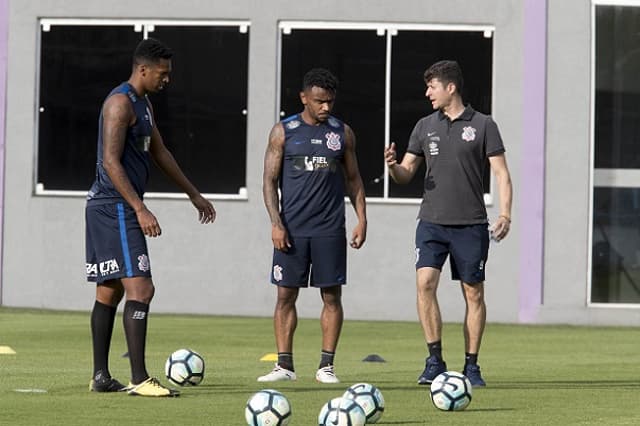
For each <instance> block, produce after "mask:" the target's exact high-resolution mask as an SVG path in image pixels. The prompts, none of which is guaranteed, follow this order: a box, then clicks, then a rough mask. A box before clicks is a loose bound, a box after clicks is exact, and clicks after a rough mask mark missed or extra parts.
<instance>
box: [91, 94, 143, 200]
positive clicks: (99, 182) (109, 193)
mask: <svg viewBox="0 0 640 426" xmlns="http://www.w3.org/2000/svg"><path fill="white" fill-rule="evenodd" d="M117 93H123V94H125V95H127V97H128V98H129V101H131V105H132V106H133V111H134V113H135V115H136V121H135V123H134V124H133V125H132V126H130V127H129V128H128V129H127V135H126V140H125V144H124V150H123V151H122V157H121V158H120V161H121V163H122V166H123V167H124V170H125V173H126V174H127V177H128V178H129V181H131V185H132V186H133V189H134V190H135V191H136V193H137V194H138V197H140V199H142V198H143V196H144V192H145V186H146V184H147V180H148V178H149V145H150V144H151V131H152V129H153V116H152V114H151V108H150V106H149V105H150V104H149V100H148V99H147V96H146V95H145V96H138V95H137V94H136V92H135V91H134V89H133V87H132V86H131V85H130V84H129V83H128V82H124V83H122V84H120V85H119V86H118V87H116V88H115V89H113V90H112V91H111V93H109V95H108V96H107V97H106V98H105V102H106V100H107V99H109V97H111V96H113V95H115V94H117ZM103 107H104V103H103ZM102 127H103V115H102V109H101V110H100V119H99V122H98V153H97V154H98V155H97V157H98V161H97V163H96V179H95V181H94V182H93V185H91V189H90V190H89V193H88V194H87V203H88V204H94V205H95V204H106V203H116V202H125V201H124V198H122V195H121V194H120V193H119V192H118V191H117V190H116V188H115V187H114V186H113V183H112V182H111V179H110V178H109V175H108V174H107V172H106V171H105V169H104V166H103V141H102Z"/></svg>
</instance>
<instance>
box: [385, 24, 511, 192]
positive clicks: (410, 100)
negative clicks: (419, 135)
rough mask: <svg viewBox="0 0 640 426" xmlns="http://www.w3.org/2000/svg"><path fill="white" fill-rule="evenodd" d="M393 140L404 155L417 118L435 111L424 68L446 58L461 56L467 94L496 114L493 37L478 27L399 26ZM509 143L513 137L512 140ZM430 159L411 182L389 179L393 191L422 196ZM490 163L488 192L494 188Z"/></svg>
mask: <svg viewBox="0 0 640 426" xmlns="http://www.w3.org/2000/svg"><path fill="white" fill-rule="evenodd" d="M392 40H393V42H392V43H393V44H392V51H391V52H392V54H391V135H390V137H391V141H392V142H395V143H396V146H397V147H398V154H399V157H401V156H402V155H403V154H404V153H405V151H406V149H407V144H408V142H409V136H410V135H411V131H412V130H413V127H414V126H415V124H416V122H417V121H418V120H419V119H420V118H422V117H424V116H426V115H429V114H431V113H432V112H433V109H432V108H431V104H430V103H429V102H428V100H427V99H426V97H425V90H426V87H425V84H424V79H423V75H424V71H425V70H426V69H427V68H428V67H429V66H430V65H431V64H433V63H434V62H437V61H439V60H442V59H453V60H456V61H458V63H459V64H460V67H461V68H462V73H463V76H464V90H463V98H464V102H465V103H470V104H471V105H472V106H473V107H474V108H475V109H476V110H477V111H480V112H483V113H485V114H491V73H492V55H493V39H491V38H486V37H484V35H483V33H482V32H478V31H473V32H472V31H399V32H398V35H396V36H395V37H393V38H392ZM507 148H508V141H507ZM424 173H425V168H424V165H423V166H422V167H421V168H420V170H418V172H417V173H416V177H415V178H414V179H413V181H412V182H411V183H410V184H408V185H397V184H395V183H394V182H393V181H390V184H389V196H391V197H422V187H423V177H424ZM489 176H490V173H489V169H488V167H487V169H486V173H485V182H484V183H485V192H487V193H488V192H489V188H490V186H489Z"/></svg>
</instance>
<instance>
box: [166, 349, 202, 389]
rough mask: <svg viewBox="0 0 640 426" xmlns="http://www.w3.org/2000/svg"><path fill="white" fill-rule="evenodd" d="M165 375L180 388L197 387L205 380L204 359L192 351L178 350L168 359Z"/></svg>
mask: <svg viewBox="0 0 640 426" xmlns="http://www.w3.org/2000/svg"><path fill="white" fill-rule="evenodd" d="M164 374H165V375H166V376H167V379H169V381H170V382H171V383H175V384H176V385H178V386H196V385H199V384H200V383H201V382H202V379H204V359H203V358H202V357H201V356H200V354H199V353H197V352H196V351H192V350H191V349H178V350H177V351H175V352H174V353H172V354H171V355H169V358H167V362H166V363H165V364H164Z"/></svg>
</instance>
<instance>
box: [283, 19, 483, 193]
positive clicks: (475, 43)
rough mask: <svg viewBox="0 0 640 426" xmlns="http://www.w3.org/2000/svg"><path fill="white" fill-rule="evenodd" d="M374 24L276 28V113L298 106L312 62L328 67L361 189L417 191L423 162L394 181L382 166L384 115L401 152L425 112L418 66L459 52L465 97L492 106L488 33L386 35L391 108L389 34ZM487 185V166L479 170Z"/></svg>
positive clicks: (287, 112)
mask: <svg viewBox="0 0 640 426" xmlns="http://www.w3.org/2000/svg"><path fill="white" fill-rule="evenodd" d="M380 34H381V33H380V32H379V31H377V30H376V29H361V28H358V29H355V28H354V29H336V28H295V27H293V28H291V30H290V31H286V32H283V34H282V36H281V40H282V41H281V55H282V56H281V76H280V82H281V90H280V105H281V115H283V116H289V115H291V114H295V113H297V112H299V111H301V110H302V105H301V103H300V101H299V96H298V93H299V91H300V86H301V84H302V77H303V75H304V73H305V72H306V71H308V70H309V69H311V68H313V67H323V68H327V69H329V70H331V71H332V72H333V73H334V74H336V76H337V77H338V79H339V80H340V88H339V90H338V96H337V98H336V104H335V108H334V114H335V115H336V116H337V117H338V118H341V119H342V120H344V121H345V122H347V123H348V124H349V125H350V126H351V127H352V128H353V130H354V133H355V134H356V138H357V147H356V153H357V156H358V162H359V166H360V172H361V175H362V179H363V181H364V185H365V191H366V194H367V197H384V183H385V182H384V181H385V179H388V180H389V192H388V198H389V199H393V198H416V199H419V198H421V197H422V187H423V179H422V178H420V177H419V176H424V172H425V168H424V165H423V166H422V167H421V169H420V170H419V171H418V172H417V174H416V177H415V178H414V179H413V181H412V182H411V183H410V184H408V185H396V184H395V183H393V181H392V180H391V179H389V177H388V176H385V173H384V161H383V155H382V153H383V149H384V146H385V142H386V141H385V119H386V116H387V114H388V115H389V123H390V135H389V143H391V142H395V143H396V145H397V147H398V154H399V157H400V158H401V156H402V155H403V154H404V152H405V151H406V147H407V143H408V140H409V136H410V134H411V131H412V130H413V127H414V125H415V124H416V122H417V121H418V120H419V119H420V118H422V117H424V116H426V115H428V114H430V113H431V112H433V111H432V109H431V105H430V104H429V102H428V101H427V100H426V98H425V89H426V87H425V84H424V80H423V74H424V71H425V69H426V68H427V67H428V66H429V65H430V64H432V63H434V62H436V61H438V60H441V59H455V60H457V61H458V62H459V63H460V65H461V67H462V70H463V73H464V77H465V96H464V100H465V103H469V104H471V105H472V106H473V107H474V108H475V109H476V110H478V111H480V112H483V113H486V114H490V113H491V93H492V62H493V40H492V39H491V37H487V35H486V34H485V32H484V31H457V30H453V29H452V30H451V31H441V30H438V31H436V30H398V31H397V33H396V34H395V35H394V36H393V37H392V38H391V39H392V42H391V63H390V70H391V71H390V94H391V99H390V109H389V111H386V109H385V91H386V89H387V88H386V84H387V83H386V67H387V63H386V61H387V59H386V57H387V56H386V55H387V54H386V50H387V37H386V36H385V35H380ZM485 192H486V193H490V169H489V166H488V162H487V167H486V171H485Z"/></svg>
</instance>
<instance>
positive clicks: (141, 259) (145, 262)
mask: <svg viewBox="0 0 640 426" xmlns="http://www.w3.org/2000/svg"><path fill="white" fill-rule="evenodd" d="M138 269H139V270H141V271H142V272H147V271H148V270H149V257H148V256H147V255H146V254H141V255H140V256H138Z"/></svg>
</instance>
